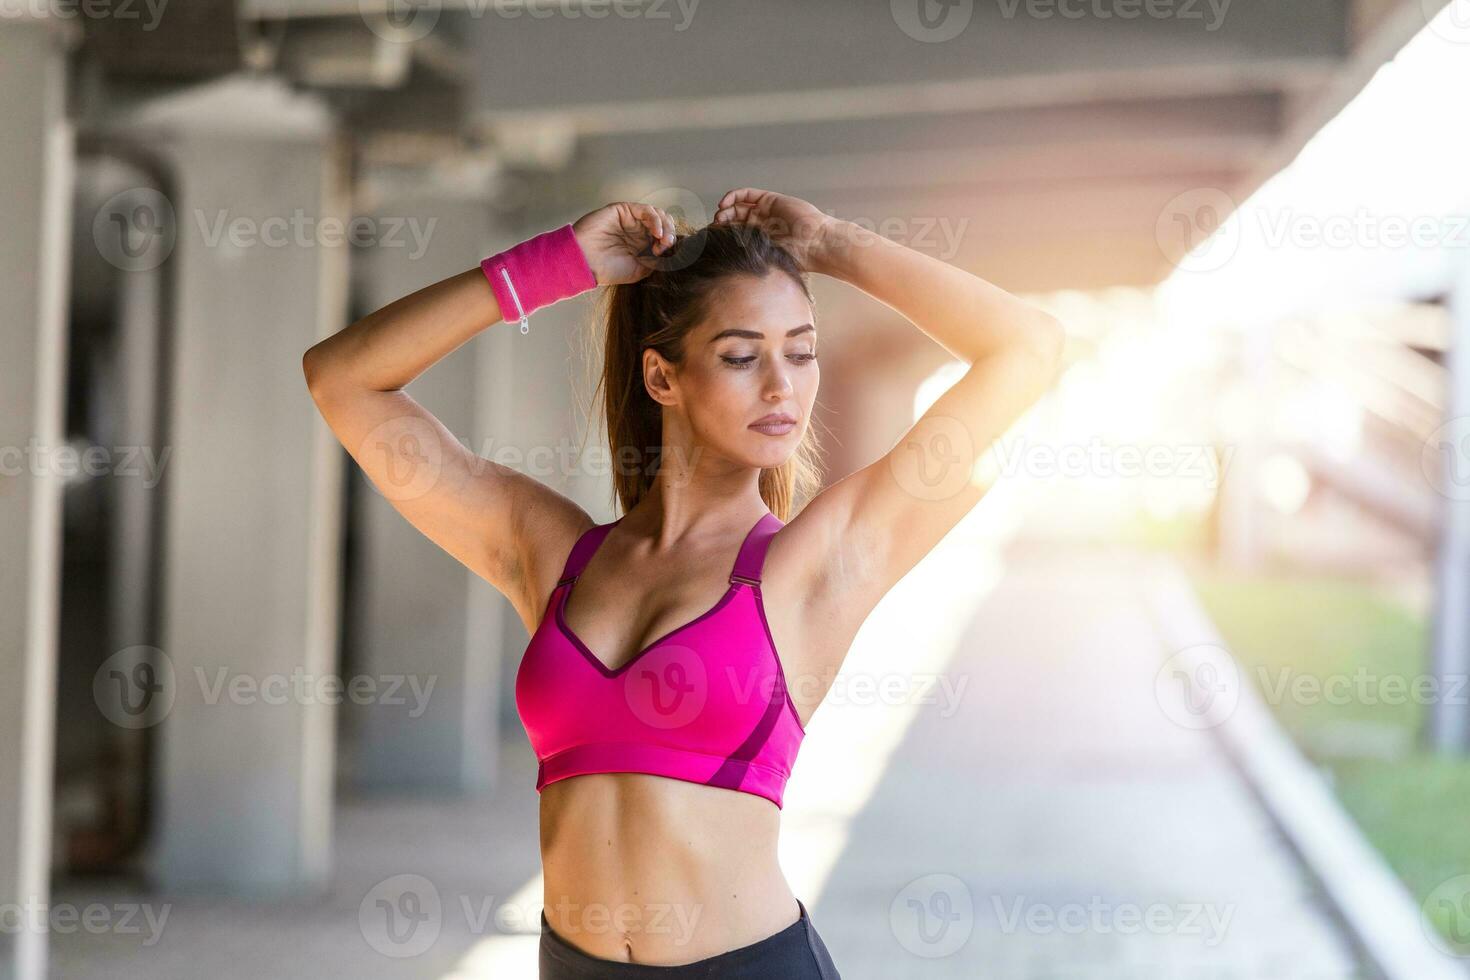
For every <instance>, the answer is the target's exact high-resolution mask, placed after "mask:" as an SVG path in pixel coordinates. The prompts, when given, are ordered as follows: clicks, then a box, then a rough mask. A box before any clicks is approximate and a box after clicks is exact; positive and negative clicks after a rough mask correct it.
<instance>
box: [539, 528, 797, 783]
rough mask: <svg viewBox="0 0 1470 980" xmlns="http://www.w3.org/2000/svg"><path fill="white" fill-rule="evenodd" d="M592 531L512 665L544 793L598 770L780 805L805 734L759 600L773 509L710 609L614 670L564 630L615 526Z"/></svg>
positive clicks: (753, 532) (747, 539)
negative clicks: (577, 587)
mask: <svg viewBox="0 0 1470 980" xmlns="http://www.w3.org/2000/svg"><path fill="white" fill-rule="evenodd" d="M621 521H622V518H621V517H620V518H618V520H616V521H613V522H612V523H611V524H599V525H597V526H595V527H592V528H589V529H588V530H587V531H586V532H585V533H583V535H582V536H581V537H580V538H579V539H578V540H577V543H576V544H575V545H574V546H573V547H572V552H571V554H570V555H569V556H568V558H567V563H566V568H565V569H564V570H563V571H562V576H561V580H560V581H558V582H557V583H556V588H555V589H553V590H552V593H551V597H550V599H549V600H547V604H546V612H545V613H544V614H543V615H542V617H541V622H540V624H539V625H538V626H537V627H536V632H535V633H534V634H533V635H532V636H531V641H530V643H529V644H528V645H527V647H526V652H525V654H524V655H523V656H522V658H521V663H520V667H519V668H518V669H517V671H516V684H515V698H516V710H517V712H518V713H519V714H520V717H521V724H523V725H524V726H525V728H526V734H527V735H528V736H530V740H531V747H532V749H534V750H535V752H536V758H537V760H538V761H539V763H540V765H539V767H538V770H537V773H536V791H537V792H538V793H539V792H540V791H541V790H542V788H543V787H545V786H546V785H548V784H550V783H554V782H556V781H557V780H560V779H567V778H569V777H572V776H581V775H585V774H587V773H595V772H642V773H651V774H653V775H656V776H668V777H669V778H671V779H682V780H686V781H688V782H694V783H703V784H704V785H706V786H721V787H724V788H725V789H734V790H741V791H743V792H746V793H755V794H756V795H758V796H763V797H765V798H766V799H768V800H770V801H771V802H772V803H775V804H776V806H777V807H780V806H781V798H782V792H783V790H784V788H785V786H786V779H787V777H788V776H790V775H791V766H792V763H794V762H795V760H796V753H797V749H798V748H799V747H800V745H801V740H802V737H803V735H805V732H804V730H803V729H802V725H801V722H800V720H799V719H798V717H797V714H796V706H795V705H794V704H793V703H792V701H791V694H790V692H789V691H788V690H787V686H786V674H785V672H784V671H783V669H782V667H781V660H780V658H779V657H778V656H777V653H776V645H775V643H774V642H773V641H772V639H771V628H770V625H769V624H768V623H767V622H766V613H765V607H764V605H763V603H762V599H761V590H760V572H761V565H762V564H763V562H764V560H765V555H766V548H767V547H768V546H769V545H770V541H771V537H772V535H774V534H775V533H776V531H777V530H779V529H780V528H782V527H784V526H785V525H784V524H783V523H782V521H781V520H780V519H779V518H778V517H776V515H775V514H772V513H769V512H767V513H766V514H765V515H764V516H763V517H761V519H760V520H759V521H757V522H756V523H755V526H754V527H752V528H751V529H750V531H748V532H747V533H746V535H745V539H744V541H743V542H742V543H741V545H740V552H739V554H738V556H737V557H736V559H735V566H734V568H733V569H732V571H731V573H730V587H729V588H728V589H727V590H726V591H725V594H724V595H722V596H721V597H720V599H719V601H718V602H716V603H715V604H714V606H713V607H712V608H711V609H710V610H709V611H707V612H705V613H703V614H702V615H700V616H698V617H697V618H695V619H693V620H691V621H689V622H688V623H685V624H684V625H683V626H680V627H678V628H676V629H673V630H670V631H669V632H667V633H665V634H664V635H663V636H661V637H659V638H658V639H656V640H654V641H653V642H652V643H650V644H649V645H648V646H646V647H644V648H643V649H642V650H640V651H638V652H637V653H635V654H634V655H633V657H632V659H630V660H629V661H628V662H627V663H625V664H623V665H622V666H620V667H618V668H617V669H609V668H608V667H607V666H606V665H605V664H604V663H603V661H601V660H599V659H598V658H597V657H596V656H595V655H594V654H593V653H592V651H591V650H589V649H588V648H587V645H586V644H585V643H583V642H582V641H581V639H580V638H579V637H578V636H577V635H576V634H575V633H573V632H572V630H571V629H570V627H568V626H567V621H566V616H565V614H564V612H563V610H564V609H565V608H566V602H567V595H568V594H569V593H570V592H571V590H572V586H573V585H574V584H575V583H576V581H577V578H578V577H579V576H580V575H581V574H582V569H584V568H586V567H587V562H588V561H589V560H590V559H591V558H592V555H593V553H594V552H595V551H596V550H597V548H598V546H599V545H600V544H602V540H603V538H605V537H607V534H608V532H609V531H611V530H612V529H613V528H614V527H616V526H617V525H618V523H619V522H621Z"/></svg>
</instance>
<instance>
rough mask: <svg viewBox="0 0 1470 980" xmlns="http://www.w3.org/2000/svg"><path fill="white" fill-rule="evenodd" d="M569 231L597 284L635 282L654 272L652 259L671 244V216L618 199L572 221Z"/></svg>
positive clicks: (636, 203)
mask: <svg viewBox="0 0 1470 980" xmlns="http://www.w3.org/2000/svg"><path fill="white" fill-rule="evenodd" d="M572 234H573V235H575V236H576V238H577V244H578V245H580V246H582V254H583V255H585V256H586V257H587V264H588V265H589V266H591V267H592V274H593V275H594V276H596V277H597V284H598V285H599V286H613V285H617V284H619V283H631V282H637V281H638V280H640V279H642V278H643V277H644V276H646V275H648V274H649V273H650V272H652V271H653V266H654V263H653V262H652V259H653V258H654V257H657V256H659V255H662V254H663V253H664V252H666V251H668V250H669V248H671V247H672V246H673V244H674V236H675V230H674V219H673V218H672V217H670V216H669V213H668V212H667V211H665V210H663V209H662V208H656V207H654V206H653V205H651V204H642V203H640V202H638V201H620V202H618V203H615V204H608V205H606V206H604V207H600V208H598V209H597V210H596V211H589V212H588V213H587V214H584V215H582V217H580V218H578V219H577V220H576V221H574V222H572Z"/></svg>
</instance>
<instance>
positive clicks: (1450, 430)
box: [1425, 261, 1470, 753]
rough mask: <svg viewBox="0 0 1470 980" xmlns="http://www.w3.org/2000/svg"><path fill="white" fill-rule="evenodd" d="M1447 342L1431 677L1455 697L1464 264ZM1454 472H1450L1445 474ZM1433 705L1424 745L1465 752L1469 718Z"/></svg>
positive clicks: (1462, 505)
mask: <svg viewBox="0 0 1470 980" xmlns="http://www.w3.org/2000/svg"><path fill="white" fill-rule="evenodd" d="M1450 316H1451V322H1452V324H1453V334H1452V338H1451V340H1450V349H1449V391H1448V393H1447V394H1448V402H1447V405H1446V408H1445V416H1446V419H1445V425H1444V427H1443V428H1442V429H1440V430H1439V432H1437V433H1436V434H1435V435H1434V436H1432V437H1431V439H1430V445H1429V446H1428V447H1427V450H1428V451H1429V452H1432V453H1434V454H1435V456H1437V457H1438V459H1437V462H1438V463H1439V464H1440V465H1442V466H1444V467H1446V470H1447V472H1446V473H1445V475H1444V476H1442V477H1441V478H1440V481H1439V483H1438V486H1437V487H1436V489H1437V490H1438V491H1439V492H1440V494H1441V500H1440V515H1441V517H1440V526H1439V539H1438V542H1437V543H1438V548H1437V549H1436V553H1435V597H1434V640H1433V643H1434V649H1433V660H1432V663H1433V669H1434V675H1435V676H1436V677H1437V678H1439V680H1440V681H1441V682H1442V686H1441V687H1440V690H1441V691H1458V690H1460V682H1459V681H1458V680H1457V679H1459V678H1464V677H1466V676H1467V675H1470V493H1467V492H1466V487H1465V486H1464V484H1463V482H1462V478H1461V477H1460V473H1461V472H1463V470H1462V468H1463V467H1465V466H1467V465H1470V458H1467V451H1466V450H1467V445H1470V439H1467V435H1470V262H1465V261H1461V262H1460V268H1459V271H1458V275H1457V277H1456V281H1455V283H1454V285H1453V287H1452V292H1451V294H1450ZM1451 467H1453V468H1455V469H1454V470H1453V471H1450V470H1449V468H1451ZM1449 700H1450V701H1452V702H1456V703H1446V699H1445V698H1436V699H1435V700H1434V701H1433V702H1432V703H1431V705H1430V708H1429V711H1428V712H1427V713H1426V718H1425V724H1426V728H1427V731H1426V735H1427V737H1428V741H1429V744H1430V745H1431V746H1432V747H1433V748H1435V749H1438V750H1440V751H1443V752H1460V753H1463V752H1465V751H1467V750H1470V713H1467V711H1466V709H1465V706H1464V705H1463V704H1462V703H1458V699H1449Z"/></svg>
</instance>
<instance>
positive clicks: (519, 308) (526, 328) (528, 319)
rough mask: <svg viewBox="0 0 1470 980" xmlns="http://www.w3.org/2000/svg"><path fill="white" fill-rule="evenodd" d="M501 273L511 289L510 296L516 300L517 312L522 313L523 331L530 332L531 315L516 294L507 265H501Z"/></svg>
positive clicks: (506, 284)
mask: <svg viewBox="0 0 1470 980" xmlns="http://www.w3.org/2000/svg"><path fill="white" fill-rule="evenodd" d="M500 275H501V278H503V279H504V280H505V288H506V289H509V290H510V298H511V299H512V300H514V301H515V304H516V312H518V313H519V314H520V315H521V333H523V334H524V333H530V332H531V317H530V315H529V314H527V313H526V310H525V307H523V306H521V298H520V296H518V295H517V294H516V287H515V285H514V284H513V283H512V282H511V281H510V272H508V271H507V270H506V268H505V266H501V267H500Z"/></svg>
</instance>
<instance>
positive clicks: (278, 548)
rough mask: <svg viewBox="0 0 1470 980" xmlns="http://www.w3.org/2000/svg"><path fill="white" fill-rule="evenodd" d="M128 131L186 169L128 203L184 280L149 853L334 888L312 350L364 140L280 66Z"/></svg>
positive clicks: (192, 877) (329, 313)
mask: <svg viewBox="0 0 1470 980" xmlns="http://www.w3.org/2000/svg"><path fill="white" fill-rule="evenodd" d="M109 135H110V136H111V137H112V138H115V139H121V140H134V141H136V142H137V143H138V145H140V146H144V147H147V148H149V149H150V150H151V151H153V152H154V153H155V154H156V155H157V156H159V157H160V158H162V159H163V160H164V161H166V165H167V166H168V167H169V168H170V169H171V170H172V171H173V187H174V199H173V200H171V201H161V202H157V203H156V204H155V205H154V206H153V207H151V208H129V209H127V211H126V215H127V220H128V221H130V222H134V223H135V226H130V227H129V228H128V229H127V231H128V233H129V234H130V235H131V236H134V237H135V239H136V240H137V241H139V242H148V241H150V240H151V242H152V245H153V247H155V248H157V249H159V250H161V251H162V252H164V253H167V254H168V259H167V260H168V261H169V262H172V263H174V275H173V276H172V280H173V282H174V283H175V287H174V294H173V296H172V297H171V301H172V309H173V321H174V325H173V338H172V339H173V349H172V351H171V355H172V356H171V363H170V365H169V369H170V371H171V403H170V405H169V406H168V411H167V416H166V417H167V432H168V447H167V448H168V449H169V451H170V453H171V455H170V456H169V459H168V465H167V468H166V470H165V474H164V479H163V484H162V487H163V490H164V493H165V519H164V535H163V543H162V554H163V559H162V561H163V582H162V587H161V589H162V619H163V623H162V626H161V631H160V635H161V636H162V658H160V670H161V671H162V675H161V676H160V678H159V679H160V681H161V682H162V683H163V684H164V685H165V687H164V691H163V693H164V697H165V702H164V703H163V704H161V705H160V706H159V708H158V712H157V713H158V715H159V716H160V717H159V721H158V722H157V723H158V724H159V725H160V726H161V727H160V729H159V760H160V761H159V764H160V768H161V772H160V773H159V774H158V781H157V791H158V803H159V807H158V812H159V815H160V817H159V826H158V827H157V831H156V834H155V837H154V851H153V853H151V854H150V863H151V865H152V867H153V870H154V873H155V875H156V877H157V879H158V881H159V882H160V883H161V884H162V885H163V886H164V887H166V888H170V889H176V890H187V889H195V888H197V889H205V890H209V891H214V892H234V893H242V894H247V893H277V892H283V891H312V890H317V889H321V888H324V887H325V886H326V884H327V881H328V877H329V872H330V861H329V859H330V854H331V838H330V829H331V804H332V789H333V773H334V765H333V763H334V753H335V737H334V736H335V719H336V716H337V707H336V704H337V703H338V702H340V700H341V691H340V688H339V687H333V686H332V683H331V681H332V680H333V674H334V672H335V670H336V637H337V626H338V623H337V596H338V571H339V570H338V563H339V562H338V557H337V556H338V549H339V543H340V518H341V515H340V499H341V488H342V483H341V481H342V475H343V474H342V454H341V451H340V448H339V447H338V446H337V444H336V441H335V439H334V438H333V437H332V434H331V432H330V430H328V429H327V427H326V425H325V424H324V423H323V422H322V421H321V420H320V418H319V417H318V415H317V412H316V410H315V406H314V405H313V404H312V402H311V398H310V395H309V394H308V392H307V390H306V386H305V383H304V381H303V379H302V375H301V355H302V352H304V351H305V350H306V349H307V348H308V347H310V346H311V345H312V344H313V343H315V342H316V341H317V340H319V339H321V338H322V337H324V336H326V335H327V334H328V333H329V332H331V331H333V330H335V329H338V328H339V327H340V326H341V325H342V323H343V321H344V317H345V316H346V303H345V298H346V262H347V246H346V239H345V235H344V234H343V231H342V229H340V228H337V229H334V228H333V227H332V225H331V224H330V223H331V222H333V221H342V220H344V219H345V217H346V214H345V210H346V198H345V191H346V186H345V179H344V174H345V165H344V159H343V156H342V154H341V153H340V150H339V144H338V143H337V140H336V137H335V136H334V133H333V129H332V125H331V120H330V118H329V116H328V114H327V113H326V112H325V111H324V109H323V108H322V106H321V105H320V104H319V103H318V102H317V101H315V100H313V99H309V98H305V97H301V96H298V95H295V94H294V93H291V92H290V91H289V89H287V88H286V87H285V86H283V85H281V84H280V83H279V82H276V81H273V80H270V79H246V78H238V77H234V78H226V79H223V80H221V81H218V82H215V83H211V84H209V85H205V86H200V87H197V88H193V89H189V90H187V91H185V92H183V93H180V94H177V95H170V96H168V97H165V98H162V99H159V100H156V101H152V102H149V103H146V104H144V105H142V106H140V107H139V108H137V109H136V110H134V111H133V112H130V113H128V114H127V115H125V116H123V117H122V118H119V119H116V121H115V122H113V123H112V125H111V130H110V133H109ZM144 212H148V213H144ZM160 236H161V237H160ZM147 254H148V253H147V252H146V251H143V252H139V251H137V250H136V249H134V250H131V251H126V252H124V253H122V258H120V261H122V262H124V263H125V265H126V264H128V263H131V262H134V261H144V262H145V264H146V262H147V261H153V260H154V259H157V258H159V257H158V256H157V255H154V256H153V259H146V260H145V259H140V258H136V257H137V256H146V255H147ZM170 683H171V684H172V685H173V690H172V700H171V702H170V701H168V700H167V698H168V696H169V692H168V689H167V685H168V684H170Z"/></svg>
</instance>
